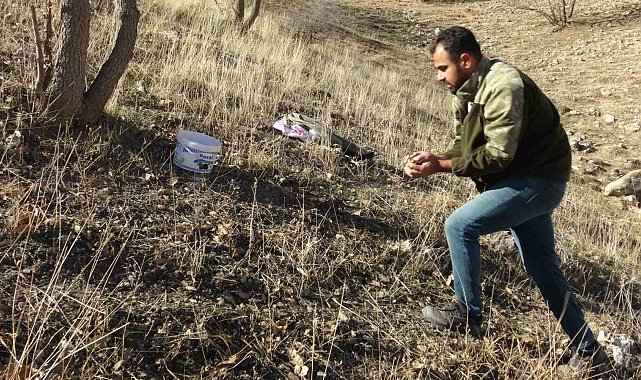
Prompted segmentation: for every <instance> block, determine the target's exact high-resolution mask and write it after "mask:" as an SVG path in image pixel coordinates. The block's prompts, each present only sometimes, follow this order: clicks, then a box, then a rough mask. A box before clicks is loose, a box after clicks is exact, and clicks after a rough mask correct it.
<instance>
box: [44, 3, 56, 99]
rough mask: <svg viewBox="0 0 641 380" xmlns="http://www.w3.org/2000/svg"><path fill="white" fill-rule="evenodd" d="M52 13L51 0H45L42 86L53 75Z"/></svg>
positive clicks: (46, 83) (49, 81)
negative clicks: (45, 20) (45, 16)
mask: <svg viewBox="0 0 641 380" xmlns="http://www.w3.org/2000/svg"><path fill="white" fill-rule="evenodd" d="M52 41H53V14H52V12H51V0H48V1H47V22H46V29H45V40H44V51H45V62H46V63H47V64H46V66H45V73H44V80H43V83H42V87H43V88H47V87H49V83H51V78H52V77H53V43H52Z"/></svg>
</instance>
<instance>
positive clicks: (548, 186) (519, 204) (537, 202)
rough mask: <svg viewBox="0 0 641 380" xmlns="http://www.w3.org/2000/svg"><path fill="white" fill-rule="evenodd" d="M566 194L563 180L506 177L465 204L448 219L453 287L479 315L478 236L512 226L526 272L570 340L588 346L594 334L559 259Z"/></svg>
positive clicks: (464, 302)
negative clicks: (558, 231) (557, 214)
mask: <svg viewBox="0 0 641 380" xmlns="http://www.w3.org/2000/svg"><path fill="white" fill-rule="evenodd" d="M564 193H565V183H563V182H560V183H559V182H553V181H550V180H547V179H543V178H537V177H513V178H508V179H505V180H503V181H501V182H499V183H497V184H495V185H494V186H491V187H490V188H489V189H488V190H487V191H485V192H483V193H481V194H480V195H478V196H477V197H476V198H474V199H472V200H471V201H469V202H467V203H466V204H464V205H463V206H462V207H460V208H459V209H457V210H456V211H454V212H453V213H452V215H450V217H449V218H447V220H446V221H445V234H446V236H447V243H448V245H449V248H450V255H451V258H452V272H453V275H454V291H455V292H456V296H457V298H458V300H459V304H460V305H461V306H462V307H465V308H466V309H467V310H468V312H469V313H470V314H472V315H481V254H480V246H479V236H480V235H485V234H489V233H492V232H498V231H504V230H507V229H510V231H512V237H513V238H514V241H515V242H516V245H517V247H518V249H519V252H520V254H521V260H522V262H523V266H524V267H525V270H526V271H527V273H528V274H529V275H530V276H531V277H532V279H533V280H534V282H535V283H536V286H537V287H538V288H539V290H540V291H541V294H542V295H543V298H545V300H546V301H547V303H548V306H549V307H550V309H551V310H552V312H553V313H554V316H555V317H556V318H557V319H559V320H560V323H561V327H562V328H563V330H564V331H565V333H566V334H568V336H569V337H570V338H571V339H572V344H573V345H575V346H577V347H579V348H585V347H587V346H589V345H590V344H592V343H593V342H594V341H595V339H594V334H593V333H592V331H591V330H590V329H589V327H588V326H587V324H586V323H585V319H584V317H583V312H582V311H581V307H580V306H579V304H578V302H577V300H576V298H575V296H574V294H573V292H572V290H571V289H570V286H569V285H568V282H567V280H566V279H565V276H564V275H563V273H561V270H560V269H559V264H558V261H557V255H556V252H555V249H554V227H553V225H552V211H553V210H554V209H555V208H556V207H557V206H558V205H559V203H560V202H561V198H563V194H564Z"/></svg>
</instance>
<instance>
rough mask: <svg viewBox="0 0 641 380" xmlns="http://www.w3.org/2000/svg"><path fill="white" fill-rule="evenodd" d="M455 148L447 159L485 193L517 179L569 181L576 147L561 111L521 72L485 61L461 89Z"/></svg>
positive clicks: (456, 102)
mask: <svg viewBox="0 0 641 380" xmlns="http://www.w3.org/2000/svg"><path fill="white" fill-rule="evenodd" d="M452 108H453V110H454V113H455V128H456V137H455V140H454V146H453V147H452V149H450V150H449V151H447V152H446V153H445V155H446V156H447V157H448V158H451V159H452V167H453V172H454V174H456V175H458V176H463V177H471V178H472V179H473V180H474V181H475V182H476V183H477V187H478V188H479V190H480V191H483V190H485V189H486V188H487V187H489V186H492V185H493V184H495V183H497V182H498V181H500V180H502V179H505V178H507V177H512V176H525V175H527V176H534V177H543V178H548V179H550V180H553V181H564V182H567V181H568V180H569V178H570V170H571V169H570V165H571V149H570V144H569V142H568V137H567V135H566V134H565V131H564V130H563V128H562V127H561V123H560V120H559V113H558V112H557V110H556V108H555V107H554V105H553V104H552V102H551V101H550V100H549V99H548V98H547V97H546V96H545V95H544V94H543V92H541V90H540V89H539V88H538V87H537V86H536V84H535V83H534V82H533V81H532V80H531V79H530V78H528V77H527V76H526V75H525V74H523V73H522V72H520V71H519V70H517V69H516V68H514V67H512V66H509V65H507V64H505V63H503V62H501V61H499V60H489V59H487V58H482V59H481V61H479V64H478V66H477V69H476V71H475V72H474V73H473V74H472V76H471V77H470V78H469V79H468V80H467V81H466V82H465V83H464V84H463V86H461V88H460V89H459V90H458V91H457V93H456V96H455V97H454V99H453V102H452Z"/></svg>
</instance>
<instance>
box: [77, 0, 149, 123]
mask: <svg viewBox="0 0 641 380" xmlns="http://www.w3.org/2000/svg"><path fill="white" fill-rule="evenodd" d="M139 20H140V11H138V8H137V7H136V0H121V1H120V28H119V29H118V36H117V37H116V42H115V43H114V46H113V49H112V51H111V54H110V55H109V58H108V59H107V61H106V62H105V63H104V64H103V65H102V67H101V68H100V71H99V72H98V75H97V76H96V79H95V80H94V81H93V83H92V84H91V86H90V87H89V90H88V91H87V93H86V94H85V96H84V103H83V110H82V114H81V116H80V122H81V123H91V122H93V121H95V119H96V118H97V117H98V116H99V115H100V113H101V112H102V111H103V110H104V108H105V105H106V104H107V102H108V101H109V99H110V98H111V96H112V95H113V93H114V90H115V89H116V86H117V85H118V81H119V80H120V77H121V76H122V75H123V74H124V72H125V70H126V69H127V65H128V64H129V61H130V60H131V59H132V58H133V55H134V47H135V45H136V38H137V36H138V21H139Z"/></svg>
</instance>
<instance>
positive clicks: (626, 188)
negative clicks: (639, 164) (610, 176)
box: [603, 169, 641, 197]
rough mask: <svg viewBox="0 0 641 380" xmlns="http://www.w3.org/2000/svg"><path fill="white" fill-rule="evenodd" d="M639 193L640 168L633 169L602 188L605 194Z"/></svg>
mask: <svg viewBox="0 0 641 380" xmlns="http://www.w3.org/2000/svg"><path fill="white" fill-rule="evenodd" d="M639 193H641V169H639V170H633V171H631V172H629V173H628V174H626V175H624V176H623V177H621V178H619V179H617V180H616V181H614V182H611V183H609V184H608V185H607V186H606V187H605V189H604V190H603V194H605V195H606V196H615V197H616V196H620V195H635V194H639Z"/></svg>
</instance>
